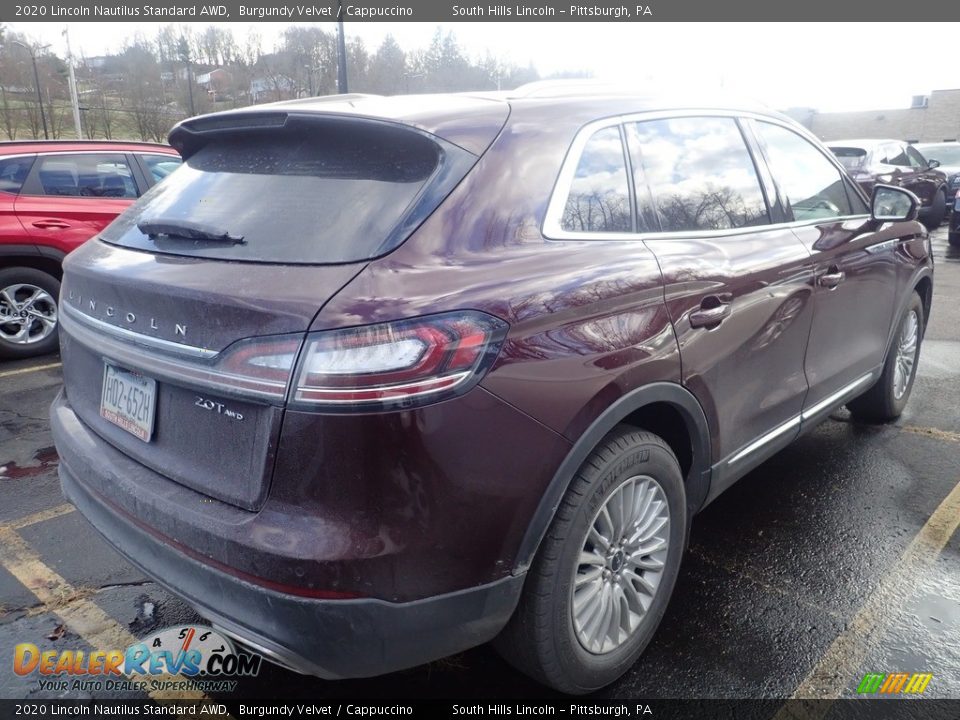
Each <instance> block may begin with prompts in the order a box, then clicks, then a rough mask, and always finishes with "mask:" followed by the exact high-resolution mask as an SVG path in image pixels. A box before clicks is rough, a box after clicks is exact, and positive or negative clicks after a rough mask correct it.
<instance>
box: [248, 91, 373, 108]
mask: <svg viewBox="0 0 960 720" xmlns="http://www.w3.org/2000/svg"><path fill="white" fill-rule="evenodd" d="M378 97H383V96H382V95H377V94H376V93H344V94H342V95H310V96H308V97H302V98H296V99H294V100H277V101H275V102H272V103H264V104H265V105H314V104H316V103H335V102H352V101H354V100H363V99H365V98H378Z"/></svg>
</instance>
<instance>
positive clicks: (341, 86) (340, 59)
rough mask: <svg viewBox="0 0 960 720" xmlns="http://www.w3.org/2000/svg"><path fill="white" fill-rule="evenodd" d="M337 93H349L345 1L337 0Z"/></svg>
mask: <svg viewBox="0 0 960 720" xmlns="http://www.w3.org/2000/svg"><path fill="white" fill-rule="evenodd" d="M337 17H338V18H340V19H339V20H337V29H338V30H339V32H338V33H337V92H338V93H340V94H341V95H345V94H346V93H347V43H346V40H345V39H344V37H343V0H337Z"/></svg>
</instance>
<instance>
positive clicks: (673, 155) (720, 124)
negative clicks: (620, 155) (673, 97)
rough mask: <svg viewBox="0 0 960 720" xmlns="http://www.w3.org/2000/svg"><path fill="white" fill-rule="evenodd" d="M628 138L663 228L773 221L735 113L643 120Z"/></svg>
mask: <svg viewBox="0 0 960 720" xmlns="http://www.w3.org/2000/svg"><path fill="white" fill-rule="evenodd" d="M630 138H631V148H632V143H633V141H634V140H636V144H637V146H638V149H639V155H640V157H641V160H642V163H643V170H644V173H645V175H646V178H647V183H648V184H649V186H650V189H651V191H652V193H653V199H654V202H655V204H656V208H657V215H658V216H659V220H660V226H661V229H662V230H663V231H664V232H674V231H686V230H724V229H729V228H738V227H746V226H750V225H765V224H767V223H768V222H769V219H770V218H769V215H768V214H767V205H766V202H765V201H764V198H763V192H762V191H761V190H760V182H759V180H758V179H757V171H756V168H755V167H754V165H753V160H752V158H751V157H750V153H749V152H748V151H747V147H746V145H745V144H744V141H743V136H742V135H741V133H740V128H738V127H737V123H736V121H735V120H734V119H733V118H721V117H699V118H673V119H669V120H651V121H647V122H640V123H636V124H635V125H634V127H633V128H632V129H631V131H630ZM638 194H639V190H638Z"/></svg>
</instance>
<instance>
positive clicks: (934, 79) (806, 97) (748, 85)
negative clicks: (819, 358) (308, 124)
mask: <svg viewBox="0 0 960 720" xmlns="http://www.w3.org/2000/svg"><path fill="white" fill-rule="evenodd" d="M161 24H162V23H147V22H140V23H122V22H117V23H95V22H83V23H70V24H69V28H70V38H71V44H72V45H73V51H74V54H76V55H81V54H83V55H87V56H93V55H104V54H108V53H111V52H116V51H118V50H120V48H121V47H122V45H123V40H124V39H125V38H129V37H132V36H133V35H134V34H135V33H137V32H139V33H142V34H144V35H145V36H147V37H150V36H152V35H153V32H154V30H155V28H158V27H159V26H160V25H161ZM188 24H190V25H192V26H193V27H194V29H195V30H201V29H202V28H204V27H206V26H207V25H208V24H209V23H188ZM227 24H228V25H229V26H230V27H231V29H232V30H233V31H234V34H235V35H236V36H237V37H239V38H243V37H244V36H246V34H247V33H248V32H250V31H251V30H252V29H255V30H256V31H257V32H259V33H260V35H261V37H262V38H263V43H264V48H265V49H272V46H273V44H274V43H275V42H276V40H277V38H278V37H279V35H280V33H281V32H282V30H283V28H284V27H287V24H284V23H266V22H265V23H259V24H256V25H253V24H250V23H227ZM298 24H304V23H298ZM320 25H321V26H322V27H325V28H327V29H330V30H333V29H334V27H335V25H334V24H333V23H321V24H320ZM439 26H440V27H442V28H443V29H444V30H453V31H454V32H455V34H456V36H457V38H458V39H459V40H460V43H461V45H462V46H463V48H464V50H465V51H466V52H467V53H468V54H470V55H472V56H477V57H479V56H482V55H483V54H484V53H485V52H486V51H487V50H488V49H489V50H490V51H491V52H493V53H494V54H495V55H497V56H499V57H501V58H503V59H505V60H509V61H511V62H513V63H516V64H518V65H527V64H529V63H533V65H534V66H535V67H536V69H537V70H538V71H539V72H540V74H541V75H549V74H552V73H555V72H560V71H563V70H589V71H592V72H593V73H594V75H595V76H596V77H598V78H602V79H610V80H614V81H629V82H631V83H638V84H639V83H647V82H650V83H656V84H657V85H668V86H669V85H672V86H673V87H674V88H681V87H684V86H687V87H690V88H691V89H698V90H699V89H702V90H706V91H711V92H712V91H715V90H716V89H718V88H722V89H723V90H724V91H729V92H731V93H733V94H735V95H738V96H745V97H748V98H750V99H754V100H758V101H760V102H763V103H766V104H767V105H770V106H771V107H774V108H779V109H784V108H787V107H804V106H805V107H815V108H818V109H820V110H823V111H831V110H871V109H885V108H896V107H908V106H909V104H910V98H911V96H913V95H922V94H927V93H929V92H930V91H931V90H935V89H945V88H954V87H960V70H958V68H957V66H956V65H955V64H954V63H952V62H950V61H949V60H948V58H949V53H948V49H949V48H950V47H953V45H954V43H955V41H956V25H955V24H954V23H929V24H927V23H908V24H906V25H905V24H903V23H898V24H896V25H883V24H870V23H857V24H853V23H806V24H798V23H650V24H644V23H560V22H558V23H525V22H523V23H522V22H516V23H510V22H500V23H473V22H462V23H440V24H439ZM9 27H10V28H11V29H13V30H16V31H18V32H23V33H26V34H27V35H29V36H31V37H32V38H35V39H36V40H38V41H39V42H41V43H43V44H47V43H49V44H51V46H52V49H53V50H54V51H55V52H57V53H58V54H61V55H65V49H64V42H63V37H62V33H63V30H64V28H65V27H67V25H66V24H60V23H10V25H9ZM437 27H438V23H409V22H399V23H353V24H351V23H348V24H347V29H346V34H347V37H348V38H350V37H360V38H362V39H363V40H364V43H365V44H366V45H367V47H368V49H370V50H374V49H376V47H377V46H378V45H379V44H380V41H381V40H382V39H383V38H384V36H385V35H386V34H387V33H388V32H389V33H392V34H393V36H394V37H395V38H396V39H397V41H398V42H399V43H400V44H401V45H402V46H403V47H404V48H405V49H413V48H417V47H423V46H425V45H427V44H428V43H429V41H430V38H431V37H432V35H433V33H434V31H435V30H436V28H437ZM894 35H896V36H898V37H900V38H901V39H900V40H896V41H894V44H893V45H890V44H889V43H890V38H891V37H894ZM891 47H896V48H898V49H900V50H902V51H903V57H902V58H898V57H896V56H891V54H890V52H889V49H890V48H891ZM923 48H926V50H924V49H923ZM928 51H929V52H928ZM931 58H933V60H932V61H931Z"/></svg>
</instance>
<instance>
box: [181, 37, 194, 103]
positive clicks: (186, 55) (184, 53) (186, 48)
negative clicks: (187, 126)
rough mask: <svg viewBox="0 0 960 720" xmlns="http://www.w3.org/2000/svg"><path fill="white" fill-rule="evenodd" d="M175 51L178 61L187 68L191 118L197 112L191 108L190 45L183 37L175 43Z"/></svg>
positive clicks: (191, 73)
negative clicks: (176, 51)
mask: <svg viewBox="0 0 960 720" xmlns="http://www.w3.org/2000/svg"><path fill="white" fill-rule="evenodd" d="M177 50H178V51H179V53H180V59H181V60H183V62H184V63H186V66H187V90H188V91H189V94H190V116H191V117H192V116H194V115H196V114H197V111H196V110H195V109H194V107H193V67H192V66H191V65H190V45H189V44H187V39H186V38H185V37H182V38H180V41H179V42H178V43H177Z"/></svg>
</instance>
